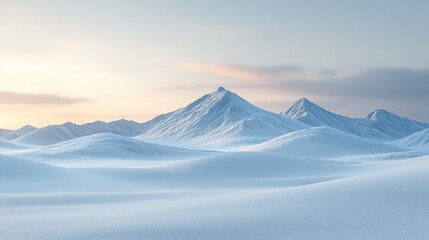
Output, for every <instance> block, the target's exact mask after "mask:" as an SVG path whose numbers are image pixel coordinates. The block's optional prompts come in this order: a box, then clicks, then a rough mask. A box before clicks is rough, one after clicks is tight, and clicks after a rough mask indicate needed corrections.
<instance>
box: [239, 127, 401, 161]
mask: <svg viewBox="0 0 429 240" xmlns="http://www.w3.org/2000/svg"><path fill="white" fill-rule="evenodd" d="M247 150H252V151H262V152H270V153H277V154H282V155H286V156H288V157H299V158H332V157H345V156H351V155H366V154H378V153H391V152H402V151H407V149H405V148H402V147H395V146H391V145H389V144H385V143H380V142H377V141H374V140H371V139H367V138H362V137H358V136H355V135H352V134H348V133H345V132H342V131H339V130H336V129H334V128H331V127H327V126H321V127H314V128H309V129H304V130H300V131H296V132H292V133H287V134H285V135H282V136H279V137H276V138H273V139H271V140H268V141H266V142H263V143H260V144H257V145H254V146H250V147H248V148H247Z"/></svg>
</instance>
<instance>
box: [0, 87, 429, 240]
mask: <svg viewBox="0 0 429 240" xmlns="http://www.w3.org/2000/svg"><path fill="white" fill-rule="evenodd" d="M283 115H286V117H285V116H281V115H279V114H275V113H271V112H268V111H265V110H262V109H260V108H258V107H255V106H253V105H252V104H250V103H248V102H247V101H245V100H244V99H242V98H240V97H239V96H238V95H236V94H234V93H232V92H230V91H228V90H226V89H224V88H219V89H218V90H217V91H215V92H212V93H210V94H207V95H205V96H203V97H202V98H200V99H199V100H197V101H196V102H194V103H191V104H190V105H188V106H186V107H185V108H182V109H179V110H177V111H174V112H171V113H167V114H163V115H160V116H159V117H156V118H155V119H153V120H151V121H149V122H146V123H136V122H132V121H126V120H119V121H115V122H111V123H105V122H101V121H97V122H94V123H89V124H83V125H76V124H72V123H66V124H62V125H52V126H47V127H44V128H40V129H35V128H32V127H26V128H25V129H22V130H21V131H17V130H15V131H12V130H4V131H0V135H1V136H2V137H0V138H2V139H1V140H0V239H8V240H21V239H22V240H24V239H25V240H27V239H36V240H38V239H40V240H46V239H56V240H57V239H58V240H65V239H83V240H87V239H88V240H93V239H103V240H105V239H174V240H180V239H231V240H232V239H234V240H239V239H268V240H269V239H300V240H302V239H304V240H306V239H322V240H323V239H326V240H336V239H341V240H343V239H359V240H361V239H364V240H365V239H368V240H372V239H394V240H395V239H401V240H402V239H427V236H429V188H428V186H429V175H428V174H427V173H428V172H429V151H425V149H426V147H427V146H428V144H429V137H428V136H429V131H428V129H426V130H423V129H421V130H420V131H419V130H417V129H418V128H424V127H425V125H424V124H420V123H418V122H416V121H413V120H410V119H405V118H400V117H397V116H396V115H392V114H390V113H388V112H384V111H382V110H378V111H376V112H374V113H372V114H370V115H369V116H368V117H367V118H364V119H352V118H347V117H343V116H340V115H336V114H334V113H331V112H327V111H326V110H323V109H321V108H320V107H318V106H317V105H315V104H312V103H311V102H309V101H308V100H306V99H302V100H300V101H298V102H297V103H296V104H294V107H293V108H292V110H290V111H288V112H287V113H284V114H283ZM289 117H290V118H289ZM292 118H293V119H292ZM294 119H297V120H294ZM300 121H302V122H303V123H301V122H300ZM304 123H305V124H304ZM12 132H15V133H14V134H15V135H13V134H12ZM408 133H410V134H411V135H408V136H405V137H404V138H401V139H399V140H396V141H387V140H389V139H390V140H392V139H397V138H398V136H402V135H405V134H408ZM8 134H12V135H8ZM4 136H6V137H4ZM7 136H12V137H7ZM170 145H174V146H170ZM178 146H181V147H183V146H186V147H187V148H186V149H185V148H179V147H178ZM204 149H216V151H213V150H204Z"/></svg>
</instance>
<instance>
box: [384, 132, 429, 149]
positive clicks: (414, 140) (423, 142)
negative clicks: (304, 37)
mask: <svg viewBox="0 0 429 240" xmlns="http://www.w3.org/2000/svg"><path fill="white" fill-rule="evenodd" d="M392 143H393V144H395V145H398V146H403V147H409V148H412V149H416V150H419V151H425V152H429V128H428V129H425V130H423V131H420V132H416V133H414V134H411V135H409V136H406V137H404V138H402V139H399V140H397V141H394V142H392Z"/></svg>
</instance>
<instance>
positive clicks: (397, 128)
mask: <svg viewBox="0 0 429 240" xmlns="http://www.w3.org/2000/svg"><path fill="white" fill-rule="evenodd" d="M366 119H368V120H370V121H371V125H372V126H373V127H374V128H376V129H378V130H379V131H381V132H383V133H385V134H386V135H389V136H391V137H392V138H393V139H399V138H403V137H405V136H408V135H410V134H413V133H415V132H419V131H422V130H424V129H426V128H429V124H427V123H422V122H418V121H415V120H412V119H409V118H405V117H401V116H398V115H396V114H393V113H391V112H388V111H386V110H384V109H377V110H375V111H373V112H371V113H369V114H368V115H367V116H366Z"/></svg>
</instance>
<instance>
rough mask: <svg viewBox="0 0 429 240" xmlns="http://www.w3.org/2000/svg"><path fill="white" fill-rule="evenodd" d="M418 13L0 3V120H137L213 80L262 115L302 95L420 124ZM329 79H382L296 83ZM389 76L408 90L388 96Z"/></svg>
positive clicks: (423, 46)
mask: <svg viewBox="0 0 429 240" xmlns="http://www.w3.org/2000/svg"><path fill="white" fill-rule="evenodd" d="M428 9H429V2H428V1H418V0H414V1H405V0H404V1H387V0H384V1H381V0H380V1H329V0H327V1H320V0H319V1H306V0H303V1H249V0H248V1H210V2H209V1H119V0H118V1H4V0H0V35H1V36H2V38H1V39H0V52H1V53H2V54H0V110H1V111H2V115H1V118H2V119H3V120H2V122H0V124H1V126H0V127H2V126H3V127H8V126H10V127H16V126H18V125H20V124H24V123H33V124H35V125H45V124H50V123H59V122H63V121H75V122H86V121H93V120H96V119H101V120H114V119H117V118H129V119H135V120H138V121H144V120H147V119H150V118H151V117H153V116H155V115H157V114H160V113H163V112H165V111H170V110H174V109H175V108H178V107H181V106H183V105H184V104H186V103H188V102H190V101H192V100H193V99H194V98H196V97H198V96H200V95H202V94H204V93H206V92H207V91H212V90H214V89H215V88H216V87H217V86H219V85H223V86H225V87H227V88H230V89H231V90H233V91H235V92H237V93H238V94H240V95H242V96H243V97H245V98H246V99H248V100H249V101H251V102H253V103H255V104H257V105H259V106H261V107H264V108H267V109H269V110H272V111H280V110H282V109H284V108H287V107H288V105H289V104H290V103H291V102H292V101H293V100H294V99H296V98H299V97H302V96H305V97H308V98H310V99H312V100H314V101H315V102H316V103H321V105H324V106H325V107H327V108H328V109H331V110H333V111H338V112H340V113H343V114H348V115H352V116H362V115H364V114H365V113H367V112H369V111H371V110H372V108H387V109H388V110H391V111H393V112H397V113H399V114H403V115H407V116H409V117H415V118H418V119H420V120H425V121H429V116H428V114H427V113H424V112H423V113H422V111H424V110H419V108H420V107H423V106H426V105H427V104H428V103H429V100H428V98H427V97H424V96H423V97H420V98H416V97H413V95H414V94H413V92H414V91H416V90H420V92H421V89H422V88H423V89H424V88H425V87H429V85H428V81H429V79H428V77H429V74H428V73H427V71H426V70H427V69H428V68H429V57H428V53H429V44H427V43H428V42H429V30H428V29H429V16H428ZM291 69H294V70H293V71H291ZM374 70H376V72H377V73H379V72H378V71H381V72H382V74H381V75H380V74H379V75H376V76H381V77H374V75H373V73H374ZM368 71H369V74H367V72H368ZM398 71H399V72H398ZM371 74H372V75H371ZM368 76H370V77H368ZM356 78H357V79H356ZM360 78H362V80H361V79H360ZM379 78H381V80H379ZM332 79H335V80H337V81H340V82H341V86H343V85H344V84H343V83H346V84H345V85H347V81H353V82H351V84H350V85H353V86H355V85H356V84H357V85H359V86H358V87H357V88H358V89H360V90H359V91H360V92H365V89H366V88H368V90H369V91H368V92H371V93H372V94H375V93H374V92H375V91H374V88H373V87H371V82H372V81H375V82H377V81H380V82H381V83H383V84H385V85H390V84H389V83H390V82H389V81H390V79H393V80H392V81H394V84H393V85H392V86H389V87H387V90H386V93H383V94H380V96H373V95H371V96H368V94H361V95H359V94H351V95H353V97H346V96H348V95H349V94H347V91H352V89H348V88H344V87H341V88H338V91H337V92H335V91H329V94H328V93H326V91H321V92H318V91H317V90H315V88H314V87H311V88H310V87H309V88H308V91H307V90H306V89H307V88H306V87H305V86H307V85H308V81H310V83H311V81H318V82H317V84H321V85H320V86H325V85H324V81H326V82H329V86H330V87H331V88H335V87H334V86H335V85H332ZM368 79H369V80H368ZM300 81H302V82H303V83H302V84H297V82H300ZM361 82H362V83H361ZM401 83H403V84H404V86H407V87H405V88H404V89H405V90H404V91H408V92H405V93H404V94H403V93H401V94H398V95H395V94H397V93H398V89H401ZM306 84H307V85H306ZM297 85H300V87H297ZM301 85H302V86H301ZM410 85H411V87H410ZM280 86H281V87H280ZM292 86H293V87H292ZM375 86H377V88H376V90H378V91H384V90H383V87H380V84H378V83H376V84H375ZM382 86H384V85H382ZM413 86H414V87H413ZM393 88H394V89H393ZM339 91H345V92H341V94H340V93H339ZM428 92H429V90H428ZM11 93H13V94H15V95H13V96H14V97H11ZM39 94H42V96H44V98H43V101H42V100H40V101H26V100H25V99H28V96H30V97H32V98H31V99H34V98H37V96H38V95H39ZM419 94H420V93H419ZM45 95H48V96H49V97H48V98H46V96H45ZM51 95H55V97H57V98H58V99H60V100H58V101H55V100H52V99H56V98H55V97H53V98H52V96H51ZM420 95H425V94H420ZM420 95H419V96H420ZM428 95H429V94H428ZM408 96H409V97H408ZM22 99H24V100H22ZM46 99H51V100H52V102H51V103H49V101H48V102H47V100H46ZM64 99H65V100H64ZM73 99H74V100H76V101H75V102H74V101H73ZM350 105H353V106H354V107H353V108H350V107H349V106H350ZM409 105H413V106H415V107H413V108H412V109H411V108H410V107H407V106H409Z"/></svg>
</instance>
